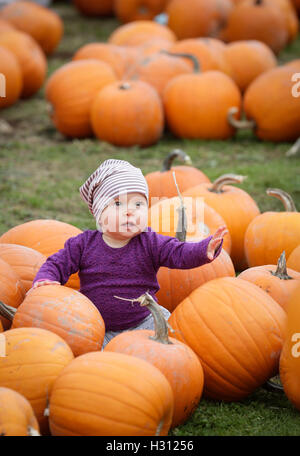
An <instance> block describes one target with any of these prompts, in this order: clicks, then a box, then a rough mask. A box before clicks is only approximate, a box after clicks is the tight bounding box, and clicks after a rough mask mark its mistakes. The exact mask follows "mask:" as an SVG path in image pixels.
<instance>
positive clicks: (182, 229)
mask: <svg viewBox="0 0 300 456" xmlns="http://www.w3.org/2000/svg"><path fill="white" fill-rule="evenodd" d="M173 178H174V182H175V185H176V189H177V193H178V197H179V199H180V206H179V207H178V208H177V212H178V222H177V229H176V238H177V239H178V240H179V241H181V242H185V240H186V230H187V219H186V210H185V206H184V204H183V199H182V196H181V193H180V191H179V187H178V185H177V182H176V177H175V172H174V171H173Z"/></svg>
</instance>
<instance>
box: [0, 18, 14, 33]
mask: <svg viewBox="0 0 300 456" xmlns="http://www.w3.org/2000/svg"><path fill="white" fill-rule="evenodd" d="M7 30H16V27H14V26H13V25H12V24H10V23H9V22H8V21H5V20H4V19H1V17H0V32H4V31H7Z"/></svg>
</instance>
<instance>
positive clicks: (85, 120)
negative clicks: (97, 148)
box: [46, 59, 117, 138]
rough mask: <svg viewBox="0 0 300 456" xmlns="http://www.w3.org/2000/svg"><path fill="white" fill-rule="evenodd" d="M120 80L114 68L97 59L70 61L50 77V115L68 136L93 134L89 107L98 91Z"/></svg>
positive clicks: (47, 92) (48, 95) (76, 136)
mask: <svg viewBox="0 0 300 456" xmlns="http://www.w3.org/2000/svg"><path fill="white" fill-rule="evenodd" d="M116 80H117V77H116V75H115V73H114V71H113V69H112V68H111V67H110V66H109V65H108V64H107V63H105V62H102V61H100V60H96V59H87V60H78V61H75V62H69V63H66V64H65V65H63V66H62V67H60V68H59V69H58V70H56V71H55V72H54V73H52V74H51V76H50V77H49V79H48V81H47V84H46V99H47V100H48V102H49V103H50V104H51V106H52V112H51V118H52V121H53V123H54V124H55V126H56V128H57V129H58V130H59V131H60V132H61V133H62V134H63V135H65V136H68V137H72V138H84V137H87V136H91V135H92V127H91V123H90V109H91V105H92V102H93V100H94V98H95V97H96V95H97V94H98V92H99V91H100V90H101V89H102V88H103V87H105V86H106V85H107V84H110V83H112V82H114V81H116Z"/></svg>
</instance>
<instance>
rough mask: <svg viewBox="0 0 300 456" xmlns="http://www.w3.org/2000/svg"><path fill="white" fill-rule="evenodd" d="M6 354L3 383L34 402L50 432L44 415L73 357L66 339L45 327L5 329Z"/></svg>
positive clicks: (0, 361)
mask: <svg viewBox="0 0 300 456" xmlns="http://www.w3.org/2000/svg"><path fill="white" fill-rule="evenodd" d="M5 340H6V356H5V357H2V358H1V357H0V384H1V386H3V387H7V388H12V389H13V390H15V391H17V392H18V393H20V394H22V395H23V396H24V397H25V398H26V399H27V400H28V401H29V402H30V404H31V406H32V408H33V411H34V413H35V416H36V418H37V420H38V422H39V426H40V430H41V433H42V434H47V433H48V418H47V417H46V416H44V410H45V408H46V404H47V400H48V398H49V397H50V395H51V389H52V385H53V382H54V380H55V379H56V377H57V376H58V375H59V374H60V372H61V371H62V369H63V368H64V367H65V366H66V365H67V364H69V362H70V361H72V359H73V358H74V357H73V353H72V351H71V349H70V347H69V346H68V345H67V344H66V342H65V341H64V340H63V339H62V338H61V337H59V336H58V335H56V334H54V333H53V332H51V331H47V330H46V329H41V328H17V329H9V330H8V331H5Z"/></svg>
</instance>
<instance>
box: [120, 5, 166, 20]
mask: <svg viewBox="0 0 300 456" xmlns="http://www.w3.org/2000/svg"><path fill="white" fill-rule="evenodd" d="M168 1H169V0H115V1H114V13H115V15H116V16H117V18H118V19H119V21H121V22H123V23H126V22H132V21H140V20H151V19H153V18H154V17H155V16H156V15H157V14H159V13H161V12H162V11H163V10H164V8H165V6H166V5H167V3H168Z"/></svg>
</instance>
